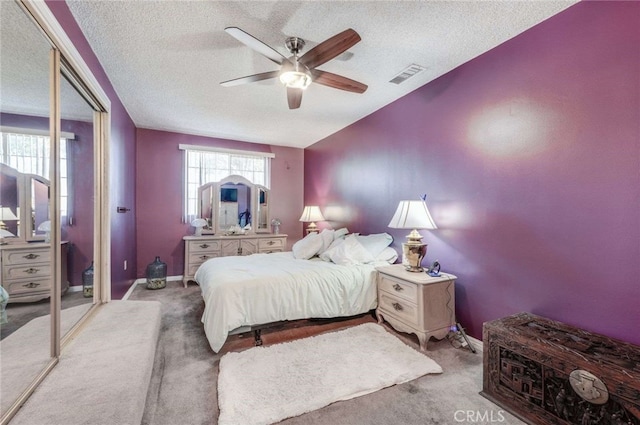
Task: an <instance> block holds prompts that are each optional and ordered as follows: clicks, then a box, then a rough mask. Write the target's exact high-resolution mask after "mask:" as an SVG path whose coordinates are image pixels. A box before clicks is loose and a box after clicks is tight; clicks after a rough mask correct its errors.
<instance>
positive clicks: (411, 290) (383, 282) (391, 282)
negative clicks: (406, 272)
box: [378, 275, 418, 303]
mask: <svg viewBox="0 0 640 425" xmlns="http://www.w3.org/2000/svg"><path fill="white" fill-rule="evenodd" d="M378 284H379V285H380V288H379V289H380V290H382V291H385V292H389V293H390V294H393V295H394V296H397V297H400V298H403V299H405V300H407V301H411V302H412V303H417V302H418V287H417V286H416V285H415V284H413V283H408V282H405V281H402V280H400V279H394V278H392V277H389V276H385V275H380V278H379V279H378Z"/></svg>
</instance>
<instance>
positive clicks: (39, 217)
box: [25, 175, 51, 242]
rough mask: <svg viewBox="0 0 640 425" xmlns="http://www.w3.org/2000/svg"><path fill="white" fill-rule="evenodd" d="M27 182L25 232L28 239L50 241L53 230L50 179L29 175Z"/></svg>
mask: <svg viewBox="0 0 640 425" xmlns="http://www.w3.org/2000/svg"><path fill="white" fill-rule="evenodd" d="M26 183H27V188H28V189H27V199H26V202H25V205H26V207H27V209H26V213H27V214H26V215H25V234H26V235H27V240H29V241H35V240H41V241H45V242H49V240H48V234H49V232H50V230H51V219H50V217H49V181H48V180H46V179H44V178H42V177H40V176H37V175H29V176H28V181H27V182H26Z"/></svg>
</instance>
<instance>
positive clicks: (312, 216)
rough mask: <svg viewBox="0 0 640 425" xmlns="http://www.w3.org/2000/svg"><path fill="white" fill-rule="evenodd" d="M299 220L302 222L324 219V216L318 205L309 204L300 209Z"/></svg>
mask: <svg viewBox="0 0 640 425" xmlns="http://www.w3.org/2000/svg"><path fill="white" fill-rule="evenodd" d="M300 221H304V222H314V221H324V217H323V216H322V213H321V212H320V207H319V206H317V205H309V206H306V207H304V211H302V215H301V216H300Z"/></svg>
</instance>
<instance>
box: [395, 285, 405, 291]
mask: <svg viewBox="0 0 640 425" xmlns="http://www.w3.org/2000/svg"><path fill="white" fill-rule="evenodd" d="M393 289H395V290H396V291H398V292H400V291H403V290H404V288H403V287H402V286H400V285H399V284H397V283H396V284H395V285H393Z"/></svg>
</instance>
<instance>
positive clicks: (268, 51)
mask: <svg viewBox="0 0 640 425" xmlns="http://www.w3.org/2000/svg"><path fill="white" fill-rule="evenodd" d="M224 30H225V31H226V32H227V33H228V34H229V35H231V36H232V37H234V38H236V39H237V40H238V41H240V42H241V43H243V44H245V45H247V46H249V47H251V48H252V49H253V50H255V51H256V52H258V53H260V54H261V55H263V56H265V57H266V58H267V59H270V60H271V61H273V62H275V63H277V64H278V65H280V69H279V70H278V71H269V72H263V73H260V74H254V75H248V76H246V77H241V78H235V79H233V80H228V81H223V82H221V83H220V84H221V85H222V86H224V87H231V86H237V85H240V84H246V83H253V82H256V81H262V80H268V79H270V78H277V77H279V78H280V81H281V82H282V83H283V84H284V85H285V86H286V88H287V101H288V103H289V109H297V108H299V107H300V104H301V103H302V91H303V90H304V89H306V88H307V87H308V86H309V84H311V83H312V82H313V83H318V84H322V85H324V86H328V87H333V88H335V89H340V90H345V91H349V92H353V93H364V92H365V90H367V85H366V84H362V83H360V82H358V81H354V80H351V79H349V78H346V77H343V76H341V75H337V74H332V73H331V72H326V71H320V70H319V69H316V68H317V67H318V66H320V65H322V64H324V63H326V62H328V61H330V60H331V59H333V58H335V57H336V56H338V55H340V54H341V53H343V52H345V51H347V50H348V49H350V48H351V47H352V46H353V45H355V44H356V43H357V42H359V41H360V36H359V35H358V33H357V32H355V31H354V30H352V29H351V28H349V29H347V30H344V31H342V32H341V33H339V34H336V35H334V36H333V37H331V38H329V39H327V40H325V41H323V42H322V43H320V44H318V45H317V46H316V47H314V48H313V49H311V50H309V51H308V52H306V53H305V54H304V55H302V56H300V52H301V50H302V48H303V47H304V45H305V42H304V40H303V39H301V38H298V37H289V38H287V39H286V40H285V46H287V49H288V50H289V52H291V54H292V55H293V56H291V57H289V58H286V57H284V56H283V55H282V54H280V53H279V52H278V51H276V50H275V49H273V48H272V47H270V46H268V45H266V44H265V43H263V42H262V41H260V40H258V39H257V38H255V37H254V36H252V35H250V34H248V33H246V32H244V31H243V30H241V29H240V28H237V27H228V28H225V29H224Z"/></svg>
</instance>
